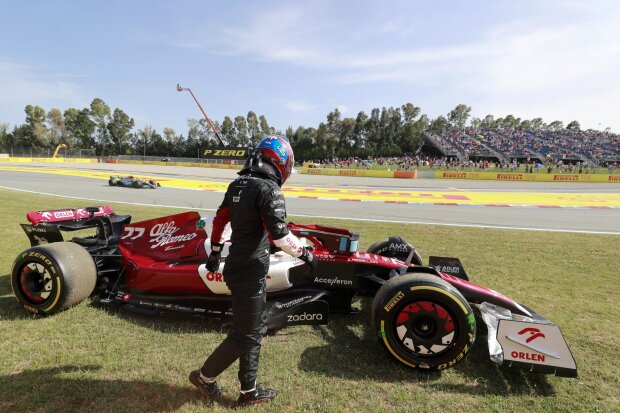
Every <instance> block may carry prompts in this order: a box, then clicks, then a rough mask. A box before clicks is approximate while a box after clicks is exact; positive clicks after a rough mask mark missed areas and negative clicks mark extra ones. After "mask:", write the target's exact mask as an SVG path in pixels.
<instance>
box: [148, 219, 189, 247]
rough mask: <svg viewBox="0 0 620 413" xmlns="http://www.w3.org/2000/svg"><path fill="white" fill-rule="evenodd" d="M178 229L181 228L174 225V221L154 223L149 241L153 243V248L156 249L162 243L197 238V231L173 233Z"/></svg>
mask: <svg viewBox="0 0 620 413" xmlns="http://www.w3.org/2000/svg"><path fill="white" fill-rule="evenodd" d="M178 230H179V228H178V227H176V226H174V221H169V222H164V223H161V224H156V225H153V228H151V232H150V235H151V239H150V240H149V242H150V243H152V244H153V245H152V246H151V249H155V248H157V247H160V246H162V245H168V244H173V243H175V242H185V241H189V240H192V239H194V238H196V233H195V232H192V233H191V234H181V235H173V234H174V233H175V232H177V231H178Z"/></svg>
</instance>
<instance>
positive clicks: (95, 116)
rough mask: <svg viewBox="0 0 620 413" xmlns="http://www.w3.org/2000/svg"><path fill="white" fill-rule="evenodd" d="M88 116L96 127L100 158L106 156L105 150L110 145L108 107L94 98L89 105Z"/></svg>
mask: <svg viewBox="0 0 620 413" xmlns="http://www.w3.org/2000/svg"><path fill="white" fill-rule="evenodd" d="M89 114H90V116H91V119H92V121H93V122H94V124H95V127H96V132H97V137H96V142H97V145H98V147H99V148H100V153H101V155H102V156H105V155H107V148H108V147H109V146H110V145H111V144H112V139H111V137H110V133H109V131H108V124H109V123H110V115H111V110H110V107H109V106H108V105H107V104H106V103H105V102H104V101H103V100H102V99H100V98H95V99H93V101H92V102H91V103H90V112H89Z"/></svg>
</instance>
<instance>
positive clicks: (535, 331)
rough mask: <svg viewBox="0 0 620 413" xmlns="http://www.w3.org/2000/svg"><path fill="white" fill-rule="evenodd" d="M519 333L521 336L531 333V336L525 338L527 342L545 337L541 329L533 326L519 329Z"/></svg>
mask: <svg viewBox="0 0 620 413" xmlns="http://www.w3.org/2000/svg"><path fill="white" fill-rule="evenodd" d="M517 334H519V335H520V336H527V335H528V334H529V337H527V339H525V342H526V343H529V342H530V341H534V340H536V339H537V338H540V337H542V338H545V335H544V334H543V333H541V332H540V330H539V329H537V328H533V327H527V328H524V329H523V330H521V331H519V332H518V333H517Z"/></svg>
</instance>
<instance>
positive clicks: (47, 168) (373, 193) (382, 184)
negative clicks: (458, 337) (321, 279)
mask: <svg viewBox="0 0 620 413" xmlns="http://www.w3.org/2000/svg"><path fill="white" fill-rule="evenodd" d="M51 170H56V171H57V173H49V172H51ZM26 171H28V172H26ZM32 171H38V172H32ZM111 174H128V175H131V174H133V175H148V176H154V177H157V178H160V179H162V184H163V185H164V186H162V187H161V188H159V189H156V190H148V189H143V190H135V189H129V188H117V187H110V186H108V184H107V181H106V180H105V179H104V178H105V176H107V175H111ZM95 175H98V176H99V177H98V178H93V177H90V176H95ZM234 176H236V171H233V170H224V169H207V168H189V167H173V166H168V167H160V166H150V165H119V164H70V163H54V164H45V163H41V164H38V163H27V164H10V165H6V164H3V165H1V167H0V186H1V187H3V188H13V189H20V190H26V191H32V192H37V193H45V194H52V195H56V196H65V197H76V198H82V199H88V200H91V201H92V202H129V203H138V204H145V205H159V206H174V207H178V208H182V209H192V210H205V209H206V210H213V209H215V208H217V206H218V205H219V203H220V202H221V199H222V192H220V191H218V190H217V188H223V187H225V185H226V184H227V183H228V182H229V181H230V180H231V179H233V177H234ZM165 180H170V181H171V182H173V181H174V182H177V181H178V182H185V183H188V182H189V183H190V184H191V185H189V186H190V187H191V186H192V185H193V186H195V187H196V188H194V189H180V188H171V187H167V186H166V185H165ZM198 181H199V182H198ZM286 187H288V188H297V189H296V191H297V192H295V191H293V192H291V193H290V194H287V211H288V213H289V215H290V216H293V217H294V216H295V215H297V216H313V217H333V218H342V219H354V220H376V221H391V222H408V223H420V224H434V225H451V226H471V227H490V228H509V229H523V230H538V231H569V232H585V233H589V232H591V233H604V234H614V235H620V208H619V207H618V206H617V205H618V199H620V185H617V184H592V183H588V184H584V183H560V182H548V183H544V182H532V183H527V182H497V181H465V180H458V181H457V180H453V181H452V180H451V181H446V180H435V179H411V180H404V179H403V180H396V179H386V178H355V177H331V176H315V175H312V176H311V175H301V174H295V175H293V176H292V177H291V179H290V180H289V181H288V182H287V185H286ZM200 188H203V189H200ZM204 188H211V190H204ZM214 188H215V189H216V190H215V191H214V190H213V189H214ZM326 188H330V189H329V190H327V189H326ZM317 191H323V192H330V193H331V194H329V196H333V198H332V199H322V198H321V197H319V198H320V199H312V198H310V197H309V196H310V195H313V194H315V193H316V192H317ZM398 191H401V192H398ZM402 191H406V192H402ZM356 192H358V193H360V192H363V193H367V194H369V195H364V197H363V198H364V202H359V200H356V201H352V200H347V199H351V198H352V197H351V196H350V195H349V194H351V193H356ZM396 193H398V194H404V195H406V197H405V198H403V199H405V200H408V201H409V202H410V203H386V202H385V200H386V199H392V198H389V197H390V196H391V195H385V194H396ZM380 194H384V195H380ZM442 194H451V195H450V196H451V197H453V198H455V199H461V198H462V199H470V201H458V202H436V201H437V200H438V198H441V196H442ZM454 194H458V195H454ZM422 195H426V196H428V197H430V198H432V199H425V198H424V196H422ZM294 196H302V197H301V198H300V197H294ZM304 196H306V197H304ZM386 196H387V197H388V198H386ZM416 196H417V197H416ZM420 196H422V197H420ZM513 198H514V199H516V200H517V201H515V202H510V203H507V202H506V199H513ZM476 199H484V200H485V201H480V202H479V203H477V202H478V201H476ZM488 199H491V200H493V201H492V202H489V201H488ZM412 200H414V201H412ZM433 200H434V201H435V202H433ZM555 200H557V202H556V201H555ZM418 201H419V202H418ZM392 202H393V201H392ZM466 203H470V204H466ZM515 203H516V204H519V205H515ZM521 204H523V205H521ZM555 204H558V205H562V206H561V207H558V206H557V205H555ZM78 206H84V202H76V207H78ZM610 206H611V207H610Z"/></svg>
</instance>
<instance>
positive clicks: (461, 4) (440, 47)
mask: <svg viewBox="0 0 620 413" xmlns="http://www.w3.org/2000/svg"><path fill="white" fill-rule="evenodd" d="M619 21H620V2H618V1H615V0H610V1H604V0H601V1H598V0H584V1H576V0H545V1H543V0H538V1H534V0H519V1H508V0H505V1H504V0H493V1H487V0H477V1H473V0H472V1H453V0H446V1H441V2H429V1H418V0H403V1H390V0H383V1H366V0H356V1H355V0H352V1H346V0H342V1H335V0H332V1H321V0H315V1H295V0H287V1H269V0H267V1H260V2H259V1H236V0H228V1H225V2H224V1H215V0H209V1H208V0H185V1H183V0H179V1H174V2H172V1H158V0H157V1H148V2H147V1H137V0H136V1H116V0H108V1H106V2H85V1H77V0H75V1H64V0H55V1H43V0H30V1H20V2H18V1H14V0H13V1H11V0H0V123H9V125H10V126H9V127H10V128H12V127H13V126H15V125H18V124H21V123H23V122H24V120H25V113H24V107H25V106H26V105H28V104H33V105H39V106H41V107H43V108H44V109H46V110H49V109H51V108H59V109H61V110H63V111H64V110H65V109H67V108H70V107H76V108H84V107H87V106H88V105H89V104H90V102H91V101H92V100H93V99H94V98H101V99H103V100H104V101H105V102H106V103H107V104H108V105H109V106H110V107H111V108H112V109H114V108H116V107H118V108H121V109H123V110H124V111H125V112H126V113H127V114H128V115H129V116H131V117H132V118H133V119H134V120H135V125H136V128H138V129H142V128H143V127H145V126H146V125H150V126H152V127H153V128H155V129H156V130H157V131H159V132H161V131H162V130H163V128H165V127H171V128H173V129H175V131H176V132H177V133H183V134H186V133H187V120H188V119H189V118H195V119H198V118H200V117H201V113H200V111H199V109H198V107H197V106H196V104H195V103H194V101H193V100H192V99H191V96H190V95H189V94H188V93H186V92H183V93H179V92H178V91H177V90H176V85H177V84H179V83H180V84H181V85H182V86H184V87H189V88H191V89H192V91H193V92H194V94H195V95H196V97H197V98H198V100H199V101H200V103H201V104H202V106H203V107H204V108H205V110H206V112H207V114H208V115H209V117H210V118H211V119H213V120H217V121H220V122H221V121H222V120H223V118H224V116H231V117H233V118H234V117H235V116H237V115H243V116H245V115H247V113H248V111H250V110H251V111H254V112H255V113H257V114H258V115H265V116H266V118H267V120H268V121H269V123H270V124H271V126H273V127H275V128H276V129H279V130H282V131H284V130H285V129H286V128H287V127H288V126H293V127H294V128H296V127H298V126H304V127H310V126H314V127H316V126H318V125H319V123H320V122H324V121H325V120H326V116H327V114H328V113H329V112H330V111H332V110H333V109H334V108H338V109H339V110H340V111H341V112H342V114H343V116H344V117H356V116H357V113H358V112H359V111H365V112H366V113H367V114H369V113H370V111H371V110H372V108H375V107H379V108H381V107H390V106H393V107H399V106H401V105H403V104H405V103H407V102H411V103H413V104H415V105H416V106H419V107H421V109H422V113H425V114H427V115H428V116H429V117H430V118H435V117H437V116H439V115H446V114H447V113H448V112H449V111H450V110H451V109H453V108H454V107H455V106H456V105H458V104H459V103H465V104H467V105H469V106H471V108H472V112H471V113H472V115H473V116H477V117H484V116H485V115H487V114H492V115H494V116H495V117H500V116H502V117H503V116H505V115H507V114H513V115H514V116H515V117H521V118H524V119H525V118H528V119H531V118H533V117H537V116H540V117H542V118H543V120H544V121H546V122H548V123H550V122H552V121H554V120H561V121H563V122H564V124H567V123H568V122H570V121H572V120H575V119H576V120H578V121H579V122H580V123H581V126H582V128H583V129H585V128H595V129H601V130H603V129H605V128H607V127H609V128H611V130H612V131H614V132H620V102H619V99H620V41H618V39H620V23H618V22H619Z"/></svg>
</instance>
